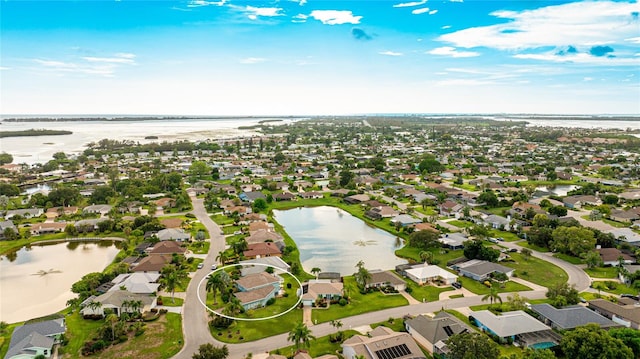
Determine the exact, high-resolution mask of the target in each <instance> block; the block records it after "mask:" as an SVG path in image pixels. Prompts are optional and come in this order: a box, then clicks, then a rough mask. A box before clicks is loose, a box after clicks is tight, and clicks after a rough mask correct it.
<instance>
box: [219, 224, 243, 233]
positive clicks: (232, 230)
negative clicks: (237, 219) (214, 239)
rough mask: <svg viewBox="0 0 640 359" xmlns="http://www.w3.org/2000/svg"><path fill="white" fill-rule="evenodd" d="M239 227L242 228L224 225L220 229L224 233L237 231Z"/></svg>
mask: <svg viewBox="0 0 640 359" xmlns="http://www.w3.org/2000/svg"><path fill="white" fill-rule="evenodd" d="M241 229H242V227H241V226H226V227H222V231H223V232H224V234H233V233H234V232H237V231H239V230H241Z"/></svg>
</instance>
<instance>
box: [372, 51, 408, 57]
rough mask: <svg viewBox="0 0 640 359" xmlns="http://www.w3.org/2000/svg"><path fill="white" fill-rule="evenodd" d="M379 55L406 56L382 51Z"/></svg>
mask: <svg viewBox="0 0 640 359" xmlns="http://www.w3.org/2000/svg"><path fill="white" fill-rule="evenodd" d="M378 54H380V55H386V56H402V55H404V54H403V53H402V52H394V51H381V52H378Z"/></svg>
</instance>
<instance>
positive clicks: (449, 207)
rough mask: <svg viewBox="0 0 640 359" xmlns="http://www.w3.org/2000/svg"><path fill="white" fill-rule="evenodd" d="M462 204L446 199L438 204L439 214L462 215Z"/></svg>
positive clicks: (456, 216)
mask: <svg viewBox="0 0 640 359" xmlns="http://www.w3.org/2000/svg"><path fill="white" fill-rule="evenodd" d="M463 209H464V206H463V205H461V204H460V203H457V202H454V201H450V200H446V201H444V202H443V203H441V204H440V205H438V210H439V211H440V215H442V216H448V217H455V218H460V217H461V216H462V210H463Z"/></svg>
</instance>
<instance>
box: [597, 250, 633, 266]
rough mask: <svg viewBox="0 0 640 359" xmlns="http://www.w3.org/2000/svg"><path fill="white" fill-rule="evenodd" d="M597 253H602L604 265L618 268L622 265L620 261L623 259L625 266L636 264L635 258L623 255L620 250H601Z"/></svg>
mask: <svg viewBox="0 0 640 359" xmlns="http://www.w3.org/2000/svg"><path fill="white" fill-rule="evenodd" d="M596 251H597V252H598V253H600V258H602V263H603V264H604V265H610V266H617V265H618V264H620V259H622V261H623V263H624V264H631V263H633V262H635V258H633V257H631V256H630V255H628V254H626V253H623V252H622V251H620V250H619V249H618V248H600V249H597V250H596Z"/></svg>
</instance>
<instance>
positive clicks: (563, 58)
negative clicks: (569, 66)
mask: <svg viewBox="0 0 640 359" xmlns="http://www.w3.org/2000/svg"><path fill="white" fill-rule="evenodd" d="M513 57H514V58H516V59H528V60H540V61H551V62H560V63H563V62H566V63H576V64H592V65H622V66H624V65H629V66H640V59H634V58H625V57H607V56H593V55H590V54H587V53H577V54H569V55H567V54H565V55H560V54H558V53H555V52H545V53H541V54H516V55H513Z"/></svg>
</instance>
